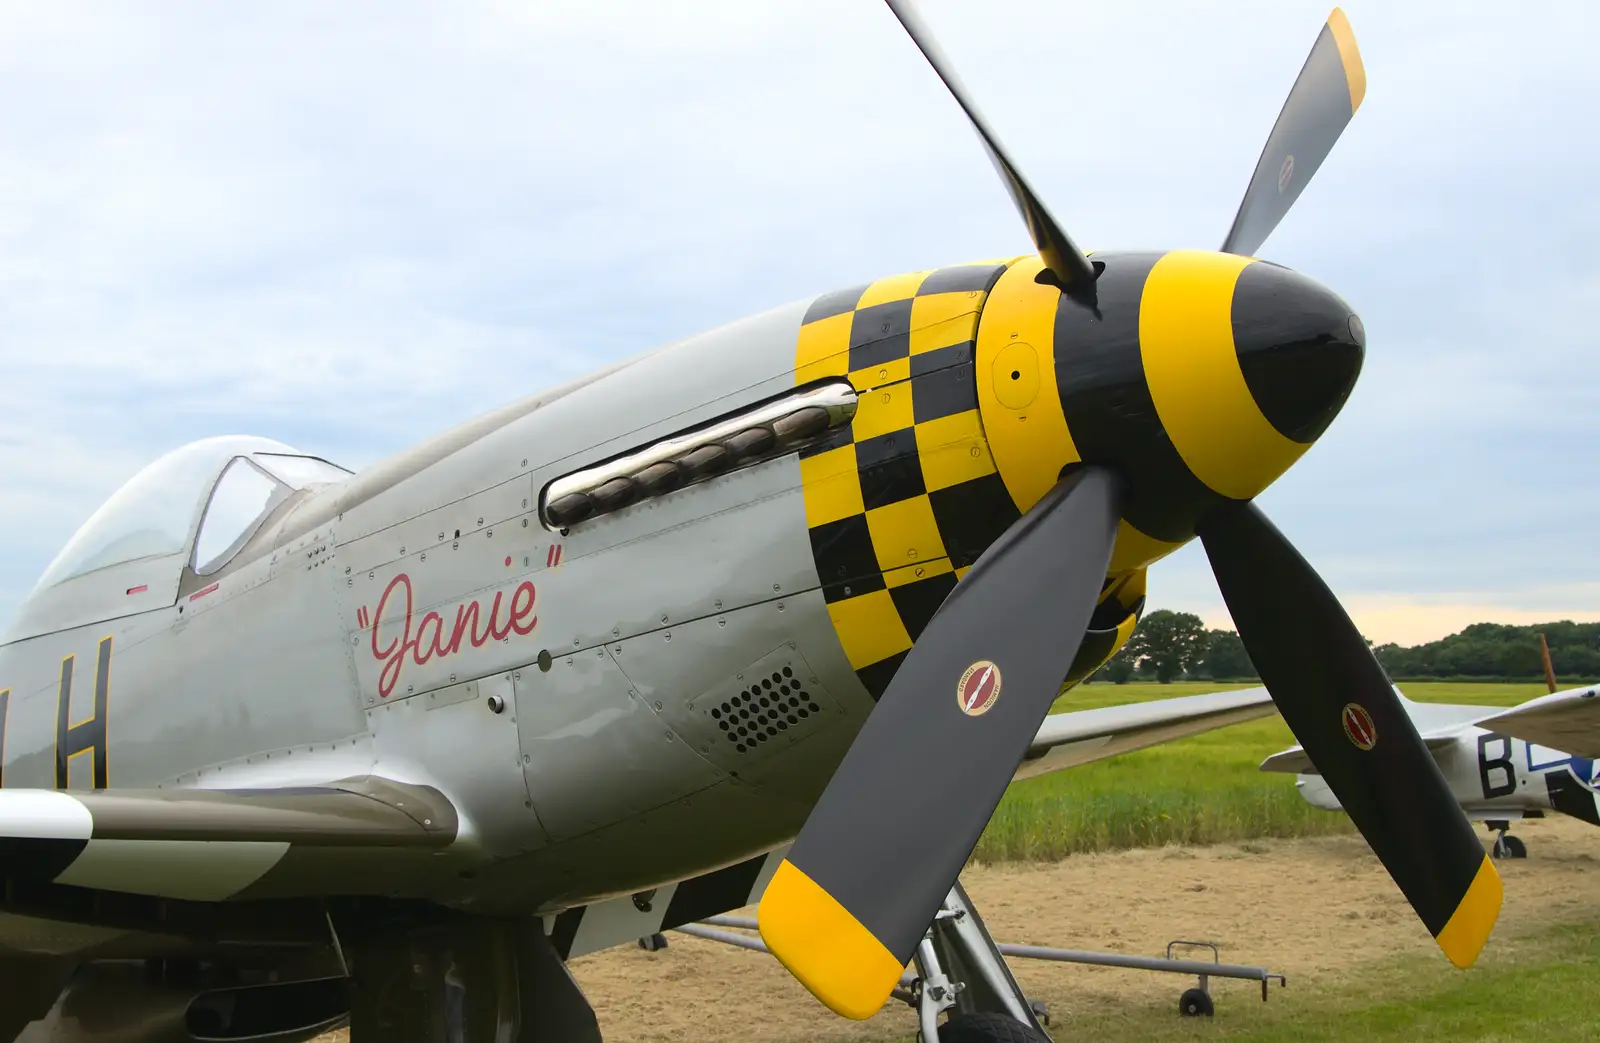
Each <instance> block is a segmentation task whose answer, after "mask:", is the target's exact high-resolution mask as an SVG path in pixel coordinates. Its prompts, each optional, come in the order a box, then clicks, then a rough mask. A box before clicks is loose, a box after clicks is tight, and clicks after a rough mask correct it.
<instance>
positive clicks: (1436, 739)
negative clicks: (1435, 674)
mask: <svg viewBox="0 0 1600 1043" xmlns="http://www.w3.org/2000/svg"><path fill="white" fill-rule="evenodd" d="M1457 731H1460V728H1459V727H1457V728H1453V729H1451V730H1450V731H1448V732H1436V733H1430V734H1425V735H1423V737H1422V741H1423V743H1425V744H1426V745H1427V747H1428V750H1429V751H1430V752H1432V753H1433V754H1434V756H1438V753H1439V751H1440V750H1442V749H1444V748H1445V747H1446V746H1448V745H1450V744H1451V743H1452V742H1454V741H1455V737H1456V732H1457ZM1261 770H1262V771H1281V772H1287V773H1288V774H1290V775H1320V774H1322V773H1321V772H1319V771H1318V770H1317V766H1316V765H1315V764H1312V763H1311V758H1310V757H1309V756H1307V755H1306V751H1305V750H1304V749H1302V748H1301V747H1299V746H1291V747H1289V748H1288V749H1287V750H1284V751H1283V752H1282V753H1274V754H1273V755H1272V756H1270V757H1268V758H1267V759H1266V760H1264V761H1262V762H1261Z"/></svg>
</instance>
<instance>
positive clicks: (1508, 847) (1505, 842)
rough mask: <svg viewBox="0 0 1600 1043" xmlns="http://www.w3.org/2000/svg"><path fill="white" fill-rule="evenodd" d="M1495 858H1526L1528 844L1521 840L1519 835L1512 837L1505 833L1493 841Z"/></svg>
mask: <svg viewBox="0 0 1600 1043" xmlns="http://www.w3.org/2000/svg"><path fill="white" fill-rule="evenodd" d="M1491 854H1493V855H1494V857H1495V858H1527V857H1528V846H1527V845H1526V844H1524V843H1523V842H1522V838H1521V837H1514V836H1512V835H1511V834H1509V833H1507V834H1505V835H1503V836H1501V837H1500V838H1499V839H1497V840H1496V841H1495V842H1494V851H1493V852H1491Z"/></svg>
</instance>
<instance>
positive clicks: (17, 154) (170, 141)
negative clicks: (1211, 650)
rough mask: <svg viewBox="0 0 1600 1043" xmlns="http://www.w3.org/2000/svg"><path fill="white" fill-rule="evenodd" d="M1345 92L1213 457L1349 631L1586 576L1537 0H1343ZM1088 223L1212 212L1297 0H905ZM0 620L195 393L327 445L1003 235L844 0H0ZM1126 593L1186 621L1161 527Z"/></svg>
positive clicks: (384, 436) (1081, 224)
mask: <svg viewBox="0 0 1600 1043" xmlns="http://www.w3.org/2000/svg"><path fill="white" fill-rule="evenodd" d="M1345 10H1346V13H1347V14H1348V16H1349V18H1350V21H1351V24H1352V26H1353V28H1354V30H1355V33H1356V36H1357V39H1358V40H1359V42H1360V46H1361V50H1362V54H1363V57H1364V59H1365V64H1366V69H1367V79H1368V86H1367V94H1366V99H1365V101H1364V103H1363V105H1362V107H1361V110H1360V111H1359V112H1358V113H1357V114H1356V116H1355V118H1354V120H1353V121H1352V123H1351V124H1350V126H1349V127H1348V128H1347V130H1346V131H1345V134H1344V136H1343V138H1342V139H1341V141H1340V142H1339V144H1338V146H1337V147H1336V148H1335V150H1334V153H1333V155H1332V156H1330V158H1329V159H1328V161H1327V162H1326V163H1325V164H1324V165H1323V167H1322V169H1321V170H1320V171H1319V172H1318V173H1317V175H1316V178H1315V180H1314V181H1313V182H1312V183H1311V185H1310V186H1309V187H1308V188H1307V189H1306V191H1305V193H1304V195H1302V196H1301V198H1300V200H1299V202H1298V203H1297V205H1296V207H1295V209H1294V210H1293V211H1292V212H1291V213H1290V215H1289V216H1288V217H1287V218H1286V219H1285V221H1284V222H1283V224H1282V225H1280V226H1279V228H1278V230H1277V232H1276V233H1274V235H1273V237H1272V238H1271V239H1270V240H1269V241H1268V243H1267V244H1266V246H1265V247H1264V248H1263V249H1262V251H1261V256H1264V257H1267V258H1269V259H1271V260H1275V261H1278V262H1280V263H1283V264H1286V265H1289V266H1290V267H1293V268H1297V269H1299V270H1301V271H1304V272H1305V273H1307V274H1308V275H1311V276H1312V277H1313V278H1316V279H1318V280H1319V281H1321V282H1323V283H1325V284H1327V285H1329V286H1331V287H1333V288H1334V289H1335V290H1336V291H1337V292H1339V293H1340V294H1341V295H1342V296H1343V297H1344V298H1345V299H1346V300H1347V301H1349V302H1350V303H1351V304H1352V305H1353V306H1354V307H1355V309H1356V310H1357V311H1358V312H1359V313H1360V314H1361V315H1362V318H1363V321H1364V323H1365V325H1366V329H1367V336H1368V344H1367V357H1366V363H1365V366H1364V369H1363V372H1362V376H1361V379H1360V381H1359V382H1358V384H1357V386H1356V389H1355V392H1354V394H1353V395H1352V397H1351V400H1350V402H1349V404H1348V405H1347V406H1346V407H1345V409H1344V412H1343V413H1342V414H1341V416H1340V417H1339V419H1338V420H1337V421H1335V423H1334V424H1333V426H1332V427H1331V428H1330V429H1329V431H1328V432H1327V434H1325V435H1324V436H1323V437H1322V439H1321V440H1320V442H1319V443H1318V444H1317V445H1316V446H1315V447H1314V448H1313V449H1312V450H1311V452H1310V453H1309V454H1307V456H1306V457H1305V458H1303V459H1302V460H1301V462H1300V463H1299V464H1297V465H1296V466H1295V467H1294V469H1293V470H1291V471H1290V473H1289V474H1288V475H1286V476H1285V477H1284V478H1283V479H1281V480H1280V481H1279V482H1277V483H1276V485H1274V486H1273V487H1272V488H1271V489H1270V490H1268V491H1267V492H1266V493H1265V494H1264V495H1263V496H1262V497H1261V500H1260V502H1261V504H1262V506H1263V508H1264V509H1265V510H1266V511H1267V512H1268V513H1269V515H1271V517H1272V518H1273V519H1274V520H1275V521H1276V522H1277V524H1278V525H1279V526H1280V528H1282V529H1283V530H1284V532H1285V533H1286V534H1288V535H1289V536H1290V538H1291V539H1293V540H1294V541H1295V543H1296V545H1297V546H1299V548H1300V549H1301V551H1302V552H1303V553H1304V554H1305V555H1306V556H1307V557H1308V558H1309V559H1310V560H1311V561H1312V563H1313V564H1314V565H1315V566H1316V567H1317V568H1318V570H1319V571H1320V572H1321V573H1322V575H1323V576H1324V578H1325V579H1326V580H1327V581H1328V583H1329V585H1330V586H1331V587H1332V588H1333V589H1334V590H1335V591H1336V592H1337V593H1338V594H1339V595H1340V597H1341V599H1342V600H1343V601H1344V603H1345V605H1346V607H1347V608H1348V609H1349V610H1350V613H1351V615H1352V617H1353V618H1354V619H1355V621H1356V623H1357V624H1358V625H1359V626H1360V627H1361V628H1362V629H1363V631H1364V632H1365V633H1366V634H1367V636H1369V637H1371V638H1373V639H1375V640H1379V641H1388V640H1396V641H1401V642H1404V643H1411V642H1414V641H1421V640H1428V639H1432V638H1435V637H1439V636H1442V635H1443V634H1446V633H1448V632H1450V631H1452V630H1455V629H1458V628H1459V627H1460V626H1462V625H1464V624H1466V623H1469V622H1474V621H1477V620H1480V619H1493V620H1498V621H1504V622H1535V621H1541V620H1547V619H1557V618H1571V619H1600V541H1597V540H1596V539H1595V538H1594V537H1595V533H1594V530H1593V527H1592V525H1591V522H1590V519H1591V518H1594V517H1596V516H1600V485H1597V483H1596V482H1595V481H1593V479H1592V476H1591V472H1590V471H1589V467H1590V466H1591V465H1592V461H1593V460H1594V458H1595V455H1596V450H1597V449H1600V437H1597V435H1596V433H1595V430H1596V427H1595V423H1594V421H1593V420H1591V417H1590V415H1589V409H1590V408H1592V407H1593V405H1594V404H1595V403H1596V402H1597V401H1600V366H1597V365H1596V361H1597V358H1596V356H1597V348H1600V344H1597V335H1596V329H1597V319H1596V316H1597V315H1600V253H1597V251H1596V250H1595V249H1594V245H1593V244H1594V243H1595V242H1596V241H1597V240H1600V201H1597V200H1600V193H1596V191H1595V190H1594V182H1595V179H1596V175H1597V173H1600V162H1597V161H1600V146H1597V144H1596V135H1595V133H1594V131H1593V127H1594V120H1595V117H1594V113H1595V112H1596V111H1600V66H1597V63H1596V62H1595V61H1594V59H1593V54H1592V51H1593V41H1594V39H1596V32H1595V29H1596V26H1595V22H1596V21H1597V20H1600V14H1596V13H1592V12H1591V10H1590V5H1588V4H1587V3H1586V2H1585V0H1565V2H1548V3H1542V4H1539V5H1507V4H1504V3H1492V4H1491V3H1479V2H1473V3H1461V2H1450V3H1443V2H1433V0H1427V2H1424V0H1410V2H1404V3H1402V2H1395V0H1389V2H1385V3H1378V2H1376V0H1351V2H1350V3H1348V4H1347V5H1346V7H1345ZM922 11H923V14H924V18H925V20H926V21H927V23H928V24H929V26H930V27H931V28H932V30H933V31H934V33H935V34H936V35H937V36H938V38H939V39H940V40H941V42H942V43H943V45H944V48H945V50H946V51H947V53H948V54H949V56H950V57H951V59H952V60H953V61H954V62H955V63H956V65H957V67H958V68H959V69H960V71H961V75H962V77H963V79H964V80H965V81H966V83H967V86H968V88H969V89H970V91H971V92H972V93H973V94H974V95H975V96H976V98H977V100H978V102H979V104H980V106H981V107H982V109H983V111H984V112H985V114H986V116H987V117H988V118H989V120H990V122H991V123H992V124H993V125H994V127H995V129H996V130H997V132H998V133H999V135H1000V136H1001V138H1002V140H1003V141H1004V142H1005V143H1006V145H1007V147H1008V148H1009V149H1010V151H1011V152H1012V154H1013V158H1014V159H1015V160H1016V162H1017V163H1018V164H1019V165H1020V166H1021V168H1022V169H1023V170H1024V171H1025V173H1026V175H1027V177H1028V178H1029V180H1030V181H1031V182H1032V183H1033V185H1034V187H1035V188H1036V190H1037V191H1038V192H1039V193H1040V194H1041V195H1042V196H1043V197H1044V198H1045V199H1046V201H1047V202H1048V205H1049V206H1050V208H1051V209H1052V210H1053V211H1054V213H1055V215H1056V217H1057V218H1058V220H1059V221H1060V222H1061V223H1062V224H1063V225H1064V226H1065V227H1066V228H1067V229H1068V231H1069V232H1070V234H1071V235H1072V236H1073V238H1074V239H1075V240H1077V242H1078V243H1079V244H1080V245H1082V246H1084V247H1085V248H1088V249H1097V248H1098V249H1143V248H1180V247H1181V248H1214V247H1215V246H1217V245H1218V244H1220V242H1221V240H1222V238H1223V236H1224V235H1225V233H1226V231H1227V229H1228V225H1229V223H1230V222H1231V220H1232V218H1233V213H1234V210H1235V208H1236V207H1237V204H1238V201H1239V198H1240V196H1241V195H1242V194H1243V191H1244V188H1245V184H1246V182H1247V181H1248V179H1249V176H1250V173H1251V170H1252V169H1253V168H1254V165H1255V162H1256V158H1257V156H1258V154H1259V152H1260V149H1261V146H1262V143H1263V142H1264V141H1265V139H1266V135H1267V133H1268V131H1269V130H1270V128H1271V126H1272V122H1273V120H1274V119H1275V118H1276V116H1277V113H1278V109H1279V107H1280V106H1281V105H1282V102H1283V98H1284V96H1285V94H1286V93H1287V91H1288V89H1289V86H1290V85H1291V84H1292V83H1293V81H1294V78H1295V76H1296V75H1297V74H1298V72H1299V69H1300V66H1301V63H1302V62H1303V61H1304V59H1305V55H1306V52H1307V51H1308V50H1309V49H1310V46H1311V44H1312V42H1313V40H1314V39H1315V37H1316V34H1317V32H1318V31H1319V29H1320V28H1321V25H1322V22H1323V20H1324V19H1325V18H1326V16H1327V13H1328V7H1327V6H1326V4H1325V2H1321V0H1319V2H1309V0H1236V2H1232V3H1226V4H1223V3H1200V2H1182V3H1180V2H1176V0H1163V2H1162V3H1160V4H1159V5H1157V4H1089V3H1062V2H1059V0H1052V2H1045V0H985V2H984V3H983V4H977V3H971V2H962V0H923V2H922ZM0 111H4V112H5V113H6V118H5V120H4V121H3V122H0V128H3V129H0V519H4V520H3V522H0V526H3V527H0V534H3V537H4V539H3V542H0V618H9V616H10V615H11V614H12V612H13V611H14V609H15V608H16V606H17V605H18V604H19V603H20V602H21V600H22V599H23V598H24V597H25V596H26V594H27V592H28V590H29V589H30V588H31V587H32V585H33V583H34V582H35V580H36V578H37V577H38V575H39V574H40V573H41V572H42V571H43V569H44V567H45V565H46V564H47V563H48V562H49V561H50V559H51V558H52V557H53V556H54V555H55V553H56V551H57V550H58V549H59V548H60V547H61V546H62V544H64V543H65V542H66V540H67V538H68V537H69V536H70V535H71V533H72V532H73V531H74V530H75V529H76V528H77V526H78V525H79V524H80V523H81V522H82V521H83V520H84V519H85V518H86V517H87V516H88V515H89V514H90V513H91V512H92V511H93V510H94V508H95V507H96V506H97V505H98V504H99V503H100V502H101V501H102V500H104V499H105V498H106V497H107V496H108V495H109V494H110V493H111V492H112V491H114V490H115V489H116V488H117V487H118V486H119V485H120V484H121V483H122V482H123V481H124V480H125V479H126V478H128V477H129V476H130V475H131V474H133V473H134V472H135V471H137V470H138V469H139V468H140V467H141V466H143V464H145V463H146V462H148V461H149V460H150V459H152V458H154V457H155V456H157V455H159V454H160V453H162V452H165V451H166V450H168V449H171V448H174V447H176V446H178V445H181V444H183V443H185V442H187V441H190V440H192V439H195V438H200V437H205V436H208V435H214V434H224V433H252V434H262V435H267V436H270V437H275V438H278V439H281V440H283V441H286V442H289V443H291V444H293V445H296V446H298V447H299V448H300V449H302V450H304V451H306V452H313V453H317V454H319V455H323V456H326V457H328V458H330V459H332V460H335V461H337V462H339V463H341V464H344V465H345V466H348V467H351V468H359V467H361V466H364V465H366V464H369V463H371V462H374V461H376V460H379V459H381V458H383V457H384V456H386V455H388V454H390V453H392V452H395V451H397V450H399V449H401V448H403V447H404V446H406V445H407V444H408V443H410V442H412V441H414V440H417V439H419V438H422V437H424V436H426V435H428V434H431V433H434V432H436V431H439V430H441V429H443V428H445V427H448V426H450V425H452V424H454V423H456V422H458V421H460V420H463V419H465V418H467V417H469V416H471V415H473V414H475V413H477V412H480V411H482V410H485V409H489V408H492V407H494V406H496V405H499V404H501V403H503V402H506V401H509V400H511V399H514V398H518V397H521V396H522V395H524V394H527V393H530V392H533V391H536V390H538V389H540V388H543V387H547V386H550V385H553V384H556V383H559V382H561V381H563V380H566V379H569V378H571V377H574V376H577V375H580V374H582V373H584V372H586V371H588V370H590V369H593V368H595V367H598V366H600V365H603V364H605V363H607V362H609V361H612V360H615V359H618V358H622V357H625V356H628V355H632V354H634V353H636V352H638V351H640V350H643V349H646V348H649V347H652V346H654V345H657V344H660V343H663V342H666V341H670V340H673V339H676V338H679V337H682V336H685V335H688V334H691V333H694V332H696V331H698V330H701V329H705V328H709V327H711V326H715V325H718V324H720V323H722V322H725V321H728V320H730V319H733V318H737V317H739V316H741V315H745V314H748V313H751V312H755V311H758V310H762V309H765V308H767V307H770V306H773V305H776V304H781V303H784V302H786V301H791V300H797V299H800V298H804V297H808V296H811V295H813V294H816V293H820V292H823V291H826V290H829V289H834V288H838V287H842V286H847V285H852V284H855V283H859V282H864V281H867V280H870V279H874V278H878V277H881V276H884V275H888V274H893V273H896V272H901V271H911V270H917V269H922V268H929V267H934V266H938V265H942V264H950V263H960V262H962V261H967V260H973V259H978V258H985V257H993V256H1005V255H1011V254H1017V253H1023V252H1026V251H1028V249H1029V248H1030V244H1029V242H1028V239H1027V235H1026V230H1025V228H1024V226H1023V225H1022V223H1021V222H1020V220H1019V219H1018V218H1017V216H1016V214H1015V212H1014V211H1013V210H1012V208H1011V203H1010V199H1009V197H1008V196H1007V195H1006V193H1005V191H1004V190H1003V188H1002V186H1001V185H1000V183H999V182H998V180H997V179H996V178H995V175H994V173H993V170H992V169H991V168H990V166H989V163H988V161H987V159H986V157H985V156H984V154H983V152H982V150H981V148H980V147H979V144H978V141H977V139H976V137H975V136H974V134H973V133H972V131H971V130H970V128H969V127H968V126H967V124H966V123H965V120H964V118H963V117H962V115H961V113H960V110H959V109H958V108H957V107H956V105H955V104H954V102H953V101H952V100H951V99H950V97H949V96H948V95H947V94H946V93H945V92H944V89H943V88H942V86H941V85H940V84H939V82H938V81H937V79H936V78H935V77H934V76H933V74H932V72H931V70H929V68H928V67H927V66H926V64H925V63H924V62H923V59H922V58H921V56H920V55H919V54H918V52H917V51H916V50H915V48H914V47H913V46H912V45H911V43H910V41H909V40H908V39H907V38H906V37H905V36H904V34H903V32H902V31H901V29H900V27H899V24H898V23H897V22H896V21H895V20H894V18H893V17H892V15H891V14H890V13H889V11H888V10H887V8H886V7H885V6H884V5H883V4H882V3H880V2H877V0H762V2H761V3H759V4H754V3H749V2H738V3H734V2H724V3H718V2H713V0H674V2H673V3H670V4H666V3H660V2H659V0H615V2H600V0H538V2H533V0H523V2H518V3H511V2H489V0H482V2H459V3H452V4H449V5H440V4H424V3H413V2H404V0H381V2H380V0H354V2H349V3H343V4H337V5H331V4H325V3H320V2H311V0H285V2H281V3H276V4H271V5H237V4H229V5H218V4H210V3H199V2H194V3H188V2H183V0H167V2H164V3H161V4H158V5H155V6H154V7H150V6H140V7H138V8H133V7H128V6H120V5H99V6H95V7H87V8H86V7H83V6H73V7H71V8H70V9H68V8H67V7H64V6H63V5H60V4H56V3H49V2H21V0H0ZM1150 604H1151V606H1152V607H1164V608H1173V609H1181V610H1186V611H1193V612H1197V613H1199V614H1200V615H1201V616H1202V617H1203V618H1204V619H1205V620H1206V621H1207V623H1208V624H1210V625H1213V626H1227V625H1230V624H1229V621H1228V617H1227V612H1226V609H1225V608H1224V607H1223V605H1222V601H1221V598H1220V596H1219V594H1218V593H1217V589H1216V584H1215V582H1214V580H1213V579H1212V577H1211V574H1210V570H1209V568H1208V566H1207V564H1206V561H1205V556H1204V554H1203V552H1202V551H1201V550H1200V548H1199V547H1198V545H1192V546H1190V547H1188V548H1185V549H1184V550H1183V551H1180V552H1179V553H1178V554H1176V555H1174V556H1173V557H1172V558H1171V559H1168V560H1167V561H1165V562H1163V563H1162V564H1160V565H1159V566H1157V567H1156V568H1155V569H1154V570H1152V573H1151V577H1150Z"/></svg>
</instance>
